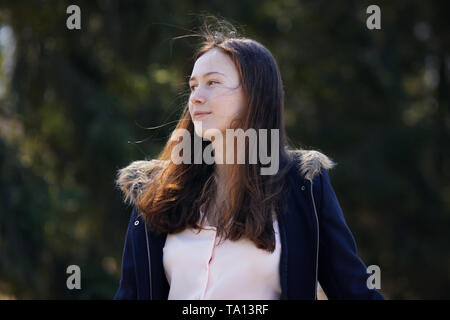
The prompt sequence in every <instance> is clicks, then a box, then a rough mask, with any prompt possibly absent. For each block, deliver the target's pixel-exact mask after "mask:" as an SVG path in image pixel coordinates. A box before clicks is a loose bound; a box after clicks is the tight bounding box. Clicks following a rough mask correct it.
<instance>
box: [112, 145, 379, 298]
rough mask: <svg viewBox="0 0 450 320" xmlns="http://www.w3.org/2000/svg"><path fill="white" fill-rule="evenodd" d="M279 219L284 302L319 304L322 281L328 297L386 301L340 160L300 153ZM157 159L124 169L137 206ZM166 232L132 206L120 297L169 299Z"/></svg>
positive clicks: (128, 193) (129, 196) (124, 182)
mask: <svg viewBox="0 0 450 320" xmlns="http://www.w3.org/2000/svg"><path fill="white" fill-rule="evenodd" d="M295 154H296V159H297V160H298V161H295V165H294V166H293V167H292V169H291V170H292V171H291V172H290V173H289V175H288V183H287V190H286V192H284V197H285V200H284V201H286V203H287V207H286V208H287V210H285V212H283V213H282V214H280V215H279V217H278V219H279V228H280V239H281V258H280V269H279V272H280V281H281V297H280V299H310V300H312V299H317V283H318V282H319V283H320V285H321V287H322V288H323V291H324V292H325V294H326V295H327V297H328V299H383V296H382V295H381V293H380V292H379V291H377V290H376V289H369V288H368V287H367V284H366V282H367V278H368V277H369V276H370V274H368V273H367V267H366V265H365V264H364V263H363V262H362V261H361V259H360V258H359V257H358V255H357V247H356V243H355V239H354V237H353V235H352V233H351V231H350V229H349V228H348V226H347V224H346V221H345V219H344V215H343V212H342V210H341V207H340V205H339V203H338V200H337V198H336V194H335V192H334V190H333V187H332V185H331V183H330V178H329V175H328V169H330V168H332V167H333V166H334V163H333V162H332V161H331V160H330V159H329V158H328V157H327V156H325V155H324V154H322V153H320V152H318V151H314V150H298V151H295ZM160 165H161V162H160V161H159V160H152V161H135V162H133V163H132V164H130V165H129V166H127V167H126V168H124V169H121V170H120V171H119V175H118V180H117V183H118V185H119V186H120V187H121V188H122V190H123V191H124V194H125V200H126V201H128V202H129V203H130V204H133V203H134V201H135V200H136V198H137V196H138V195H139V193H140V192H141V190H142V188H143V186H145V184H146V183H151V178H152V176H153V173H154V172H155V171H156V170H155V168H157V167H158V166H160ZM165 239H166V234H163V235H160V236H157V235H155V234H154V233H153V232H151V231H150V230H149V229H148V228H147V225H146V224H145V222H144V220H143V218H142V216H141V215H140V214H139V213H138V212H137V210H136V208H135V206H134V205H133V206H132V211H131V215H130V220H129V224H128V229H127V233H126V236H125V245H124V249H123V258H122V276H121V279H120V284H119V288H118V290H117V292H116V294H115V296H114V299H144V300H148V299H155V300H165V299H167V297H168V293H169V284H168V282H167V279H166V276H165V272H164V266H163V259H162V258H163V247H164V242H165Z"/></svg>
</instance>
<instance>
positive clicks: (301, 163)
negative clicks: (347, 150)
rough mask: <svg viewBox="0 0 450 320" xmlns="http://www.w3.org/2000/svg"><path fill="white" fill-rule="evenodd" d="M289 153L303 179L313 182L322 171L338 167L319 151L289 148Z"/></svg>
mask: <svg viewBox="0 0 450 320" xmlns="http://www.w3.org/2000/svg"><path fill="white" fill-rule="evenodd" d="M287 153H288V155H289V156H290V158H291V160H292V161H293V163H294V165H295V167H296V170H298V172H299V173H300V175H301V177H302V178H304V179H307V180H311V181H312V180H313V179H314V178H315V177H316V176H317V175H318V174H319V173H320V172H321V171H322V170H329V169H332V168H333V167H334V166H336V165H337V163H336V162H334V161H333V160H332V159H331V158H330V157H328V156H327V155H325V154H324V153H322V152H321V151H319V150H313V149H310V150H306V149H291V148H288V149H287Z"/></svg>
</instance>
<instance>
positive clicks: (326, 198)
mask: <svg viewBox="0 0 450 320" xmlns="http://www.w3.org/2000/svg"><path fill="white" fill-rule="evenodd" d="M314 183H315V185H316V186H315V191H314V194H315V198H316V197H317V198H318V199H317V198H316V199H315V203H317V207H318V208H317V211H318V219H319V266H318V269H319V270H318V280H319V283H320V285H321V287H322V288H323V290H324V292H325V294H326V295H327V298H328V299H330V300H331V299H355V300H356V299H363V300H372V299H381V300H382V299H384V297H383V296H382V295H381V293H379V292H378V291H377V290H376V289H375V288H374V289H369V288H368V286H367V279H368V277H369V276H370V274H368V273H367V267H366V265H365V264H364V263H363V262H362V260H361V259H360V258H359V257H358V254H357V247H356V242H355V239H354V237H353V235H352V233H351V231H350V229H349V227H348V226H347V223H346V221H345V218H344V214H343V212H342V209H341V207H340V205H339V202H338V200H337V197H336V194H335V192H334V190H333V187H332V185H331V182H330V178H329V175H328V172H327V170H326V169H322V170H321V174H319V175H318V177H316V179H315V181H314Z"/></svg>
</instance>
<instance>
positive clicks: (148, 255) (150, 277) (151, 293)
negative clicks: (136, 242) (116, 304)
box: [144, 222, 153, 300]
mask: <svg viewBox="0 0 450 320" xmlns="http://www.w3.org/2000/svg"><path fill="white" fill-rule="evenodd" d="M144 226H145V241H146V242H147V259H148V279H149V286H150V300H153V292H152V265H151V260H150V248H149V245H148V233H147V224H146V223H145V222H144Z"/></svg>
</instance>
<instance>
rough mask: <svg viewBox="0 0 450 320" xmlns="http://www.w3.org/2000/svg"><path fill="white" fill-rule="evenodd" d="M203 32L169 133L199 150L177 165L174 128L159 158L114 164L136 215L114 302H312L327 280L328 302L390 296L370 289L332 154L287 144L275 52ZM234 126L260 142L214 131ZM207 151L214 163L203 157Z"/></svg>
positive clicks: (258, 44) (121, 185)
mask: <svg viewBox="0 0 450 320" xmlns="http://www.w3.org/2000/svg"><path fill="white" fill-rule="evenodd" d="M204 36H205V42H204V43H203V45H202V46H201V48H200V49H199V51H198V52H197V54H196V56H195V64H194V67H193V70H192V73H191V77H190V79H189V86H190V89H191V93H190V96H189V101H188V104H187V106H186V107H185V110H184V113H183V115H182V116H181V119H180V120H179V123H178V125H177V127H176V129H175V131H174V133H175V132H183V133H187V137H188V138H189V139H186V136H184V138H183V139H182V140H183V143H184V144H183V146H184V147H186V146H188V147H191V150H193V151H192V152H191V151H187V149H183V152H182V153H183V157H184V158H183V159H185V160H186V159H188V160H190V161H184V162H181V163H180V162H179V161H178V162H177V161H174V155H179V154H178V150H179V147H180V146H179V144H180V139H179V136H178V135H176V134H173V135H172V137H171V139H170V140H169V141H168V142H167V144H166V145H165V147H164V149H163V151H162V152H161V153H160V155H159V156H158V158H157V159H154V160H151V161H135V162H133V163H131V164H130V165H129V166H127V167H125V168H123V169H121V170H119V172H118V178H117V184H118V186H119V187H120V188H121V190H122V191H123V193H124V198H125V201H126V202H127V203H129V204H131V205H132V211H131V217H130V221H129V225H128V230H127V233H126V238H125V245H124V251H123V261H122V277H121V280H120V285H119V288H118V290H117V293H116V294H115V297H114V298H115V299H188V300H190V299H317V285H318V282H320V285H321V287H322V288H323V290H324V291H325V294H326V295H327V297H328V299H383V296H382V295H381V294H380V293H379V292H378V291H377V290H376V289H369V288H368V285H367V283H366V282H367V279H368V277H369V274H368V273H367V268H366V266H365V264H364V263H363V262H362V261H361V260H360V258H359V257H358V255H357V249H356V244H355V240H354V238H353V235H352V233H351V231H350V230H349V228H348V226H347V224H346V222H345V219H344V216H343V213H342V210H341V208H340V206H339V203H338V200H337V198H336V195H335V193H334V191H333V188H332V186H331V184H330V179H329V176H328V173H327V170H328V169H330V168H332V167H333V166H334V165H335V164H334V162H333V161H332V160H330V159H329V158H328V157H327V156H325V155H324V154H322V153H320V152H318V151H315V150H303V149H300V150H294V149H291V148H289V147H288V145H287V143H286V137H285V129H284V120H283V110H284V102H283V85H282V80H281V76H280V72H279V69H278V66H277V63H276V61H275V59H274V58H273V56H272V54H271V53H270V52H269V51H268V50H267V49H266V48H265V47H264V46H263V45H261V44H260V43H258V42H257V41H254V40H251V39H247V38H238V37H230V36H225V35H224V34H223V33H214V34H212V33H210V32H205V35H204ZM238 129H241V131H240V132H242V131H244V132H250V131H249V130H253V131H252V132H253V133H256V138H255V136H254V135H253V136H252V137H253V138H255V139H256V140H253V141H252V142H249V141H250V138H249V139H244V142H242V140H241V141H240V142H239V141H238V142H237V143H236V139H234V138H233V139H231V140H232V141H233V142H234V143H231V144H230V141H231V140H226V139H219V138H218V137H219V136H220V134H223V136H225V135H226V131H227V130H228V131H229V130H238ZM261 129H266V130H267V131H270V134H268V135H270V137H271V138H270V139H268V138H267V136H264V135H262V134H261V132H263V130H261ZM211 132H213V133H216V134H211ZM232 132H235V131H232ZM217 133H219V134H217ZM272 133H275V134H273V135H272ZM249 136H250V135H249ZM195 139H200V140H201V142H200V149H199V148H198V146H199V145H198V144H197V149H196V148H195V145H194V144H195ZM197 142H198V140H197ZM255 146H259V147H260V148H261V149H264V151H265V152H267V153H266V154H270V155H271V156H273V157H272V159H271V162H272V164H274V162H276V164H275V165H274V166H273V167H272V168H275V170H271V172H270V173H269V174H263V173H262V172H263V171H262V169H264V165H267V161H266V162H263V161H262V157H259V158H257V161H256V162H253V163H252V162H251V161H249V159H250V157H249V156H250V149H251V148H252V147H255ZM207 150H209V151H211V150H212V152H211V154H212V155H213V157H214V162H213V163H210V162H207V161H204V155H205V154H207V152H206V151H207ZM230 150H234V151H237V152H238V151H241V152H243V154H244V155H245V156H248V157H246V158H245V159H247V160H246V161H244V163H240V162H239V161H236V155H237V152H236V153H234V155H233V156H232V157H231V158H227V157H226V155H227V154H228V152H229V151H230ZM253 150H254V149H253ZM194 151H195V152H194ZM199 154H200V158H203V159H202V161H200V162H199V161H195V158H196V157H197V158H196V159H197V160H198V159H199V157H198V156H199ZM259 155H261V153H260V154H259ZM227 159H228V160H230V159H231V160H234V161H228V160H227ZM225 160H226V161H225ZM266 169H267V168H266ZM266 173H267V171H266Z"/></svg>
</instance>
